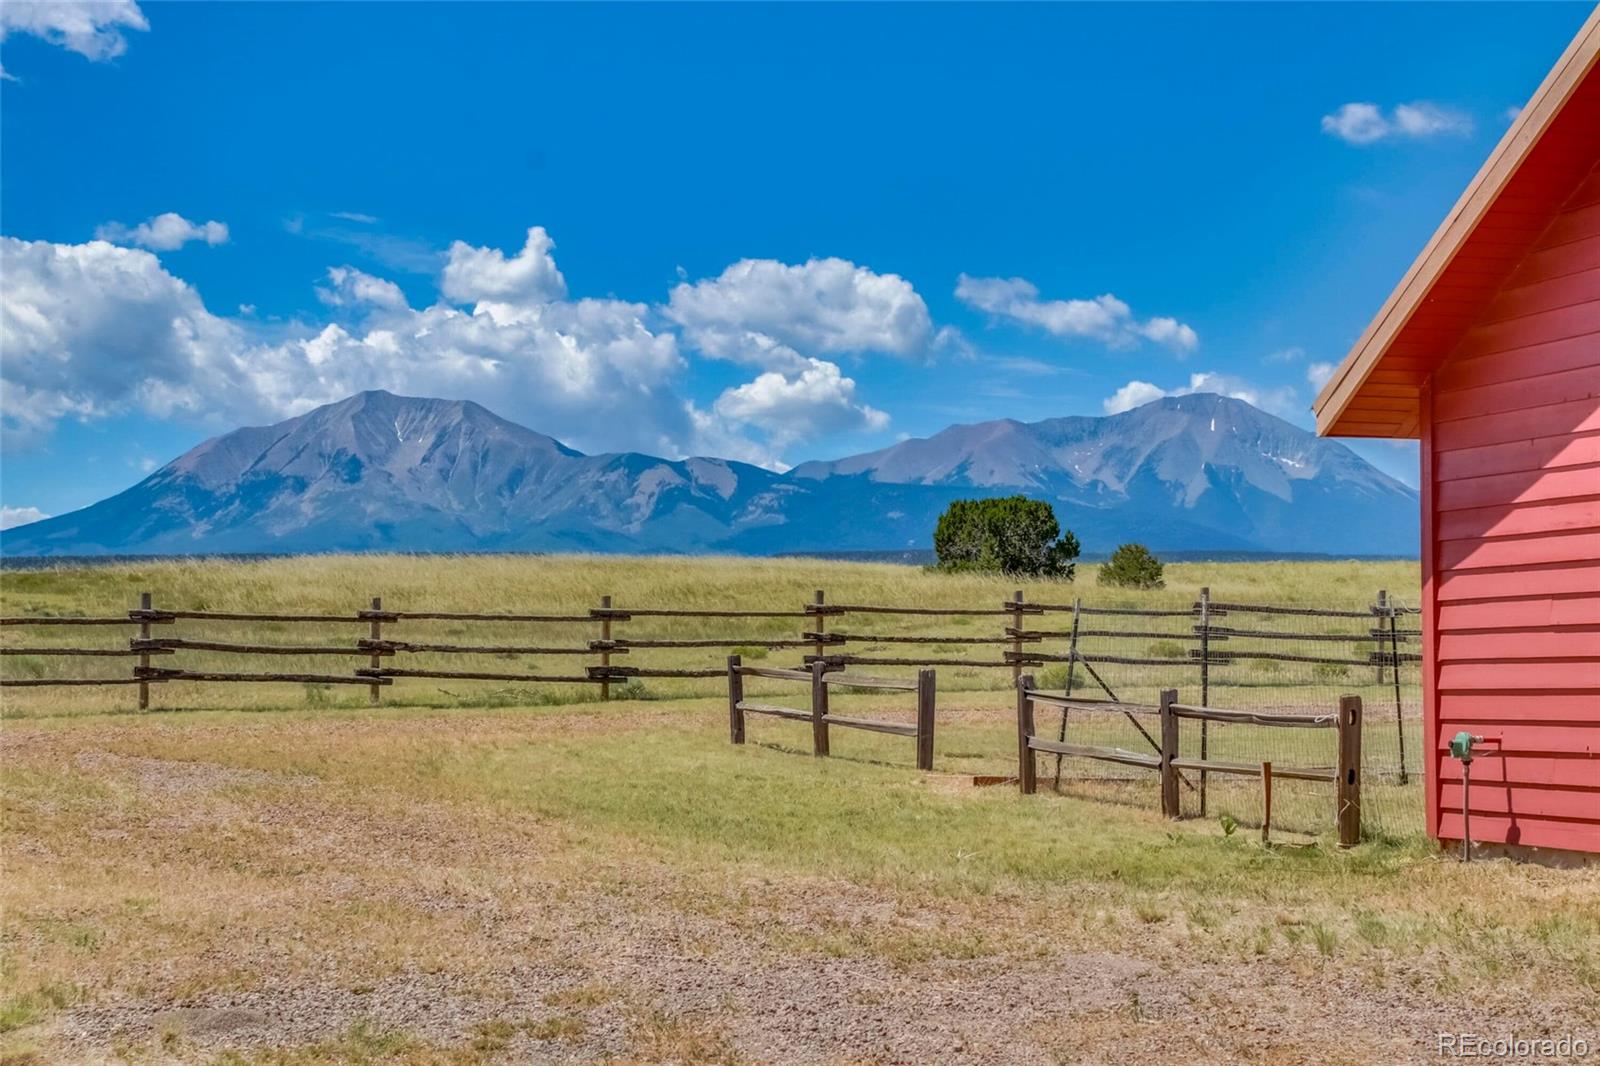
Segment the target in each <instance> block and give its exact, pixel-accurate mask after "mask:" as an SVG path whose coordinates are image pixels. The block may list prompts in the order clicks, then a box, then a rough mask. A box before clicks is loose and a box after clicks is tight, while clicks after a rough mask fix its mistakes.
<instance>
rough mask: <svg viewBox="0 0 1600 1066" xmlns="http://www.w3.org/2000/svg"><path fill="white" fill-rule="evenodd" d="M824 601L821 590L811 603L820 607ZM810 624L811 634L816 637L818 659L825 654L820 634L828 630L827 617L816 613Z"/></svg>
mask: <svg viewBox="0 0 1600 1066" xmlns="http://www.w3.org/2000/svg"><path fill="white" fill-rule="evenodd" d="M825 599H826V597H825V596H824V595H823V593H822V590H821V589H818V590H817V592H816V597H815V599H814V600H813V601H812V602H813V603H815V604H816V605H817V606H818V607H821V606H822V604H823V601H824V600H825ZM811 623H812V626H813V629H812V632H813V633H815V634H816V635H817V644H816V653H817V658H818V659H820V658H822V657H823V656H824V655H826V654H827V643H826V642H825V641H824V640H823V639H822V634H824V633H826V632H827V630H828V616H827V615H825V614H823V613H822V612H821V611H818V612H817V613H816V614H815V615H813V616H812V618H811Z"/></svg>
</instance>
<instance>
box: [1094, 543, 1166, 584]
mask: <svg viewBox="0 0 1600 1066" xmlns="http://www.w3.org/2000/svg"><path fill="white" fill-rule="evenodd" d="M1163 569H1164V568H1163V567H1162V565H1161V560H1160V559H1157V558H1156V557H1155V556H1154V555H1152V554H1150V549H1149V548H1146V547H1145V546H1144V545H1143V544H1124V545H1122V546H1121V547H1120V548H1118V549H1117V550H1116V551H1114V552H1112V553H1111V558H1110V559H1108V560H1107V561H1106V564H1105V565H1104V566H1102V567H1101V568H1100V575H1099V577H1098V578H1097V580H1098V581H1099V583H1100V584H1102V585H1112V586H1115V587H1116V588H1123V589H1159V588H1165V587H1166V584H1167V583H1166V581H1164V580H1163V579H1162V576H1161V573H1162V570H1163Z"/></svg>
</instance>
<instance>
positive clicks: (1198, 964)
mask: <svg viewBox="0 0 1600 1066" xmlns="http://www.w3.org/2000/svg"><path fill="white" fill-rule="evenodd" d="M105 740H106V735H105V734H100V735H99V742H100V743H102V744H103V743H104V742H105ZM5 741H6V743H5V745H4V750H5V751H6V752H7V753H8V755H9V756H11V757H25V758H30V759H40V758H42V759H43V760H44V761H45V762H47V763H48V762H55V763H57V764H58V765H70V766H72V767H74V768H75V769H76V770H77V771H78V772H79V773H81V774H83V775H86V776H88V777H90V778H92V779H94V780H95V781H97V782H100V783H101V784H102V785H103V786H104V787H106V788H109V789H114V790H125V791H128V792H131V793H132V794H133V795H135V796H137V797H142V798H143V799H145V800H154V801H158V802H159V804H160V805H161V807H162V808H163V809H165V810H166V811H167V813H166V814H165V815H163V816H162V817H161V818H158V819H155V820H154V821H152V822H138V821H136V822H135V823H133V824H130V825H105V826H98V827H96V829H95V832H96V833H97V834H99V836H98V837H97V839H96V840H95V844H96V846H100V847H116V846H122V845H129V846H131V845H132V844H133V843H134V842H135V840H134V838H130V837H129V836H128V834H129V833H134V834H138V833H147V832H156V833H188V834H200V835H201V838H202V839H203V838H204V834H206V833H214V834H227V835H237V834H241V833H250V834H256V835H257V837H259V839H260V840H262V841H264V842H266V844H265V845H264V846H266V847H268V849H269V850H271V853H272V855H273V856H274V859H273V861H276V862H286V863H298V864H301V865H303V873H300V874H298V875H297V876H296V879H295V882H294V891H293V894H292V895H291V896H290V897H289V898H287V899H284V900H276V901H270V900H268V901H259V902H260V905H261V906H262V907H263V908H265V909H264V910H263V911H262V912H261V915H260V916H258V917H257V919H255V924H256V926H257V927H256V928H252V929H251V930H250V931H249V933H248V935H238V936H218V935H216V934H215V933H214V932H209V931H208V932H206V933H204V934H200V933H197V935H196V940H195V941H194V943H193V944H192V945H189V947H188V948H187V949H186V950H187V951H188V954H187V955H186V956H185V957H184V959H183V960H182V961H183V964H184V966H185V967H186V968H189V969H196V970H200V971H202V972H210V971H214V970H217V969H219V968H224V967H232V968H234V969H237V970H239V971H242V972H243V973H244V974H245V975H246V977H245V978H244V979H242V980H241V981H240V982H237V984H238V985H239V986H240V987H234V988H230V989H226V990H222V989H215V990H208V989H203V988H202V989H198V990H197V989H194V988H186V987H183V986H182V985H181V983H180V982H178V981H176V980H174V979H173V976H174V975H172V974H171V973H168V972H155V971H154V970H153V972H152V973H151V974H149V975H148V979H145V980H132V979H129V978H128V977H127V975H125V974H123V975H120V976H117V977H115V978H111V977H108V978H106V979H105V980H104V981H103V982H101V987H99V988H98V989H97V991H96V994H94V995H93V996H91V997H89V998H88V999H87V1000H86V1001H84V1002H81V1003H78V1004H76V1005H73V1006H70V1007H68V1008H67V1009H65V1010H64V1011H62V1012H60V1013H59V1014H57V1015H56V1016H54V1017H53V1018H52V1019H51V1020H50V1021H49V1022H48V1023H47V1024H46V1025H44V1026H42V1027H40V1031H39V1033H37V1034H36V1036H35V1042H36V1043H37V1046H38V1047H39V1049H40V1050H39V1052H38V1055H39V1056H41V1057H39V1058H37V1059H36V1060H35V1061H40V1062H67V1063H72V1062H85V1063H93V1062H100V1061H113V1060H116V1061H120V1060H121V1059H122V1058H123V1057H124V1056H126V1055H129V1054H130V1053H135V1057H136V1058H138V1059H139V1061H146V1062H161V1061H173V1062H201V1061H210V1060H211V1059H213V1058H214V1057H215V1056H216V1055H217V1054H218V1053H220V1052H222V1051H225V1050H236V1051H240V1052H242V1053H250V1052H252V1051H256V1050H262V1049H269V1048H293V1047H296V1046H304V1045H311V1044H315V1043H317V1042H319V1041H329V1040H336V1039H338V1038H339V1037H340V1036H341V1035H342V1034H346V1033H348V1032H349V1031H350V1030H351V1027H352V1026H355V1025H357V1024H365V1025H368V1026H370V1027H371V1028H373V1029H375V1030H397V1031H400V1032H403V1033H405V1034H407V1035H409V1036H410V1037H412V1038H415V1039H416V1040H419V1041H422V1042H425V1043H427V1044H431V1045H436V1046H438V1047H441V1048H456V1047H473V1046H474V1041H476V1050H475V1051H474V1054H475V1055H477V1056H478V1058H476V1059H471V1060H467V1061H488V1062H526V1063H564V1062H592V1061H603V1060H613V1059H614V1060H626V1061H659V1062H666V1061H681V1062H699V1061H721V1062H763V1063H767V1062H770V1063H883V1064H888V1063H952V1064H968V1063H970V1064H1010V1063H1019V1064H1020V1063H1038V1062H1106V1063H1117V1064H1119V1066H1120V1064H1123V1063H1126V1062H1127V1061H1128V1060H1129V1058H1130V1057H1133V1058H1137V1059H1143V1058H1145V1057H1154V1056H1161V1057H1162V1058H1167V1059H1171V1060H1182V1061H1190V1062H1240V1061H1249V1062H1274V1063H1276V1062H1283V1063H1288V1062H1303V1061H1308V1060H1311V1059H1313V1058H1315V1059H1317V1060H1319V1061H1323V1062H1409V1061H1415V1062H1424V1061H1437V1055H1436V1053H1435V1039H1436V1036H1435V1035H1436V1034H1437V1033H1440V1032H1449V1031H1470V1032H1478V1033H1484V1034H1516V1035H1518V1036H1523V1037H1531V1036H1540V1035H1545V1034H1551V1035H1561V1034H1565V1033H1572V1032H1574V1031H1576V1032H1578V1033H1580V1034H1583V1035H1586V1036H1588V1037H1589V1039H1590V1040H1591V1046H1593V1047H1595V1048H1597V1049H1600V1026H1597V1020H1600V1011H1597V1010H1596V1007H1595V1004H1594V1001H1593V997H1592V996H1587V997H1586V996H1585V995H1584V994H1583V993H1582V992H1581V991H1580V990H1574V991H1573V993H1572V995H1571V996H1568V997H1564V998H1562V999H1561V1000H1560V1001H1556V1000H1550V1001H1544V1002H1541V1001H1536V1000H1534V999H1531V998H1530V997H1528V996H1526V995H1523V994H1520V993H1519V992H1518V991H1517V990H1516V988H1515V987H1513V986H1509V985H1508V986H1507V987H1506V989H1505V990H1504V992H1503V993H1500V994H1491V995H1489V996H1488V997H1487V998H1480V999H1479V1000H1477V1001H1476V1002H1471V1003H1468V1002H1463V1001H1462V1000H1461V998H1460V996H1459V994H1458V993H1457V992H1456V991H1454V990H1453V989H1451V988H1448V987H1445V986H1443V985H1442V984H1441V983H1440V982H1439V981H1438V980H1437V977H1436V974H1437V968H1436V967H1433V966H1429V965H1426V963H1427V961H1428V960H1427V959H1426V958H1425V956H1424V955H1422V954H1421V953H1419V955H1418V956H1417V957H1416V958H1413V959H1409V960H1407V959H1396V960H1394V961H1393V963H1392V965H1391V966H1390V967H1389V969H1388V971H1387V972H1386V973H1385V974H1384V975H1383V979H1382V980H1374V979H1373V976H1372V974H1371V973H1370V972H1368V971H1365V970H1361V969H1358V968H1356V967H1353V966H1341V965H1338V964H1331V963H1330V964H1327V965H1321V964H1314V963H1308V962H1306V961H1304V960H1303V959H1291V960H1282V959H1271V958H1263V959H1259V960H1255V961H1246V962H1242V963H1241V962H1240V961H1238V960H1237V959H1234V960H1224V961H1219V960H1216V959H1214V958H1204V957H1195V954H1194V953H1192V952H1191V951H1190V950H1189V949H1188V948H1187V947H1186V946H1185V945H1186V943H1187V941H1185V939H1184V938H1183V937H1182V936H1180V935H1178V931H1177V930H1175V929H1173V928H1171V927H1169V926H1161V927H1152V928H1151V930H1150V931H1149V933H1148V935H1144V936H1139V935H1134V936H1120V937H1100V938H1098V941H1096V939H1095V938H1093V937H1089V936H1087V935H1086V934H1085V932H1084V929H1085V928H1091V927H1092V923H1087V925H1086V923H1084V922H1081V921H1080V922H1076V923H1074V922H1066V921H1064V922H1063V923H1062V924H1061V927H1060V928H1056V927H1054V926H1052V925H1051V924H1050V923H1049V922H1048V921H1043V922H1041V921H1040V920H1039V910H1038V908H1037V907H1028V906H1026V905H1025V904H1026V901H1018V900H1016V899H1015V898H1010V897H1003V896H997V897H993V898H985V897H980V898H977V899H949V898H935V899H922V900H918V899H915V898H908V897H907V896H905V895H899V894H894V893H891V892H887V891H882V890H875V889H872V888H870V887H865V886H861V885H858V884H853V883H850V882H847V881H844V880H840V879H832V878H828V877H810V878H801V877H793V878H784V877H774V876H769V875H767V874H765V873H762V872H750V873H748V874H735V875H723V874H712V875H704V876H698V877H695V878H693V879H691V880H685V875H684V873H683V871H681V870H679V869H676V868H674V867H672V866H671V865H668V864H666V863H663V862H661V861H659V860H656V859H651V858H641V857H639V856H636V855H626V854H615V855H584V856H577V855H574V854H573V849H572V848H571V847H570V846H569V845H568V842H567V841H565V840H564V839H563V837H562V829H561V827H559V826H549V825H538V824H530V823H525V822H513V821H511V820H508V819H505V818H503V817H502V816H501V815H499V814H497V813H495V812H493V811H489V812H483V811H477V812H464V811H463V810H461V809H460V808H459V807H452V806H448V805H429V804H423V803H414V804H413V803H406V804H401V803H390V802H388V801H387V800H384V801H383V802H375V803H373V804H371V805H368V806H359V805H353V804H351V803H350V802H348V796H341V795H340V794H338V793H337V790H336V789H334V788H332V787H331V786H328V785H326V784H325V783H323V782H322V781H320V780H319V779H318V778H317V777H314V776H310V775H305V774H275V773H268V772H265V771H258V770H244V769H239V768H235V767H230V766H227V765H224V764H222V763H205V762H180V761H173V760H164V759H157V758H150V757H143V756H130V755H121V754H115V753H112V752H110V751H107V750H104V749H103V748H101V747H96V741H95V737H94V736H93V735H91V734H90V733H89V732H88V731H82V732H81V734H80V732H79V731H74V732H72V733H70V734H68V733H39V734H18V733H16V732H15V731H11V732H9V733H8V734H7V735H6V737H5ZM380 799H382V798H381V797H380ZM180 801H181V803H180ZM45 813H49V812H45ZM118 834H120V836H119V835H118ZM252 839H255V838H254V837H253V838H252ZM6 844H7V850H8V851H10V852H11V853H12V855H13V856H14V857H16V856H21V857H23V858H25V859H27V860H28V861H33V862H49V861H52V860H53V859H56V858H59V855H58V854H57V853H58V852H59V851H60V850H61V849H62V848H63V847H65V846H67V845H63V844H62V843H60V842H58V841H57V842H41V841H40V840H39V839H35V838H33V837H32V836H30V835H29V834H27V833H22V834H17V835H13V834H12V833H11V832H9V831H8V832H7V833H6ZM330 855H337V856H340V857H341V859H340V861H339V862H336V863H330V862H328V861H327V857H328V856H330ZM515 856H525V857H526V859H525V860H524V861H521V862H518V861H515V860H514V857H515ZM297 868H299V867H297ZM175 890H177V886H175ZM355 905H362V906H368V907H374V908H385V910H384V911H383V913H385V914H391V915H392V914H402V915H411V916H414V919H413V920H414V921H415V923H416V924H417V928H418V929H419V930H420V935H423V936H436V937H440V936H443V937H447V938H448V939H450V940H451V941H452V942H451V943H449V944H447V945H445V946H446V947H448V948H449V949H450V950H449V952H447V953H446V955H445V956H444V958H443V961H436V962H434V963H432V964H430V965H426V966H424V965H412V966H401V967H398V968H390V970H389V972H384V971H383V970H382V968H379V967H376V966H372V967H368V966H367V965H366V963H365V961H364V959H363V954H364V952H365V950H366V949H365V947H364V945H363V943H362V942H361V941H360V940H359V938H357V939H350V938H348V937H342V938H340V939H339V940H337V941H335V940H329V941H327V942H320V943H319V942H306V941H305V940H304V939H303V938H299V937H298V934H296V933H295V932H294V929H295V928H296V927H295V926H294V925H293V924H292V919H293V918H295V917H296V916H297V914H298V913H300V912H303V911H305V910H307V909H310V910H315V909H318V908H323V909H327V908H341V907H349V906H355ZM1098 905H1100V904H1099V902H1098V901H1096V900H1094V899H1093V898H1087V897H1086V898H1084V899H1083V900H1081V901H1077V900H1073V899H1067V900H1065V901H1063V903H1062V906H1063V907H1065V908H1068V909H1069V911H1070V909H1072V908H1077V907H1081V908H1083V909H1085V910H1086V911H1087V910H1091V909H1092V908H1094V907H1096V906H1098ZM274 907H277V908H280V909H273V908H274ZM261 916H264V917H265V918H266V919H267V928H266V929H264V930H263V929H262V928H259V926H260V925H261V924H262V923H261ZM273 916H276V917H277V919H278V920H281V921H282V922H284V923H285V924H284V925H283V926H282V927H278V928H273V927H271V925H270V922H271V920H273ZM1079 917H1081V915H1080V916H1079ZM390 921H392V919H390ZM386 928H387V927H386ZM1136 928H1137V926H1136ZM952 929H959V930H972V929H977V930H980V931H985V930H989V929H992V930H993V931H994V933H995V941H994V944H993V945H992V946H989V947H985V948H981V949H978V950H973V951H960V950H951V949H950V948H949V947H948V944H947V940H948V936H949V934H950V931H951V930H952ZM38 935H39V934H38V933H37V932H34V931H32V927H25V928H23V930H22V931H21V932H18V931H15V929H9V930H8V934H7V943H6V947H7V954H8V955H15V956H17V957H22V958H26V957H28V955H29V953H30V950H32V949H33V948H34V947H36V946H37V944H36V941H35V940H33V939H32V938H34V937H37V936H38ZM883 945H892V946H891V947H884V946H883ZM1108 945H1113V946H1114V950H1111V949H1108ZM152 966H154V964H152ZM363 974H370V975H371V976H370V977H364V976H363ZM497 1022H502V1023H508V1024H506V1025H503V1026H500V1027H499V1028H498V1029H496V1027H495V1024H494V1023H497ZM486 1034H490V1036H486ZM491 1037H492V1038H491ZM130 1049H131V1052H130ZM318 1061H321V1060H318ZM330 1061H332V1060H330Z"/></svg>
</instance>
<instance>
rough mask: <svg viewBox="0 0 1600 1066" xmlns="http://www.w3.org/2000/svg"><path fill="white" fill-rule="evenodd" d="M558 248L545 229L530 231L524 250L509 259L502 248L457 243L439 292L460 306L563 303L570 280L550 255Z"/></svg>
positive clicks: (448, 257) (533, 228)
mask: <svg viewBox="0 0 1600 1066" xmlns="http://www.w3.org/2000/svg"><path fill="white" fill-rule="evenodd" d="M555 246H556V242H555V241H553V240H551V239H550V235H549V234H548V233H546V232H545V230H544V227H543V226H534V227H532V228H530V229H529V230H528V239H527V241H526V243H524V244H523V246H522V251H520V252H518V253H517V254H516V255H514V256H512V257H511V258H509V259H507V258H506V255H505V253H504V252H502V251H501V250H500V249H498V248H474V247H473V246H472V245H470V244H468V243H466V242H465V241H456V242H455V243H454V244H452V245H451V246H450V251H449V252H448V253H447V258H446V261H445V267H444V278H443V279H442V281H441V284H440V286H439V291H441V292H442V293H444V295H445V296H446V297H447V298H448V299H451V300H454V301H455V302H456V303H489V304H500V305H503V306H516V305H520V304H540V303H548V302H550V301H552V300H559V299H561V298H562V297H564V296H566V294H567V279H566V278H564V277H562V276H561V271H560V270H558V269H556V261H555V257H554V256H552V255H551V254H550V253H551V252H552V251H553V250H554V249H555Z"/></svg>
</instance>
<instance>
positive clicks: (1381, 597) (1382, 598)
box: [1372, 589, 1400, 685]
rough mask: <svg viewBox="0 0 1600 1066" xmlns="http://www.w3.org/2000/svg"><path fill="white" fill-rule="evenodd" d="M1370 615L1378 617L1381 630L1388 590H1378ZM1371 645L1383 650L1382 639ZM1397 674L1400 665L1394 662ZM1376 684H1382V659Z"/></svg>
mask: <svg viewBox="0 0 1600 1066" xmlns="http://www.w3.org/2000/svg"><path fill="white" fill-rule="evenodd" d="M1372 613H1373V614H1375V615H1377V616H1378V628H1379V629H1380V630H1381V629H1382V628H1383V620H1384V618H1385V617H1386V616H1387V615H1388V613H1389V590H1388V589H1379V590H1378V607H1377V609H1376V610H1375V611H1373V612H1372ZM1373 643H1374V644H1375V645H1377V648H1378V650H1379V651H1382V650H1383V640H1382V638H1379V639H1378V640H1376V641H1374V642H1373ZM1399 673H1400V664H1399V662H1396V663H1395V674H1396V675H1398V674H1399ZM1378 684H1380V685H1381V684H1383V659H1381V658H1380V659H1379V660H1378Z"/></svg>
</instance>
